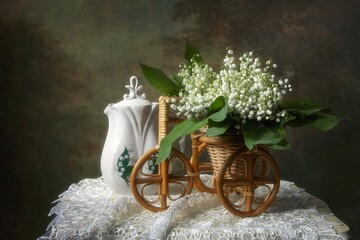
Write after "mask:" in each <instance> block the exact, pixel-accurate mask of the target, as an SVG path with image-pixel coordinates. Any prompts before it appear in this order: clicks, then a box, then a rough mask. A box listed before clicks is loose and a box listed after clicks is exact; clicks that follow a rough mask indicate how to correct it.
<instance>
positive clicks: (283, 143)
mask: <svg viewBox="0 0 360 240" xmlns="http://www.w3.org/2000/svg"><path fill="white" fill-rule="evenodd" d="M270 148H271V149H275V150H291V143H290V142H288V141H287V140H286V139H285V138H283V139H282V140H281V141H280V142H279V143H277V144H275V145H271V146H270Z"/></svg>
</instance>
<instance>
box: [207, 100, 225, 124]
mask: <svg viewBox="0 0 360 240" xmlns="http://www.w3.org/2000/svg"><path fill="white" fill-rule="evenodd" d="M228 109H229V105H228V100H227V98H226V97H224V96H219V97H217V98H216V99H215V101H214V102H213V103H212V104H211V105H210V107H209V115H210V116H209V119H211V120H213V121H214V122H221V121H223V120H224V119H225V118H226V115H227V112H228Z"/></svg>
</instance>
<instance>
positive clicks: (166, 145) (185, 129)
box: [156, 118, 207, 164]
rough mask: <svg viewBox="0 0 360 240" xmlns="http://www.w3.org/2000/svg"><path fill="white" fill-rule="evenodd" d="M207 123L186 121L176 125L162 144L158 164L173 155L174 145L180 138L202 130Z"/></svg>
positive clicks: (203, 121)
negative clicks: (172, 148)
mask: <svg viewBox="0 0 360 240" xmlns="http://www.w3.org/2000/svg"><path fill="white" fill-rule="evenodd" d="M206 123H207V118H206V119H186V120H185V121H183V122H182V123H180V124H178V125H176V126H175V127H174V128H173V129H172V130H171V131H170V133H169V134H167V135H166V136H165V137H164V138H163V139H162V140H161V142H160V148H159V155H158V158H157V160H156V163H157V164H158V163H160V162H162V161H163V160H165V159H166V158H167V157H168V156H169V155H170V153H171V147H172V145H173V143H174V142H175V141H176V140H177V139H178V138H180V137H182V136H186V135H188V134H190V133H192V132H195V131H196V130H198V129H199V128H202V127H203V126H205V125H206Z"/></svg>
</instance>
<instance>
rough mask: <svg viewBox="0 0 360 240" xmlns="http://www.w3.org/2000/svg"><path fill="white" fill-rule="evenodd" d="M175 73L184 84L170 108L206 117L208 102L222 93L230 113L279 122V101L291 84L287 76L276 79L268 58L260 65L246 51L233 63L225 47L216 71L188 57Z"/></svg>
mask: <svg viewBox="0 0 360 240" xmlns="http://www.w3.org/2000/svg"><path fill="white" fill-rule="evenodd" d="M180 67H181V69H180V71H179V73H178V75H179V76H181V77H182V78H183V82H182V84H183V86H184V88H183V89H182V91H181V92H180V97H181V98H180V100H179V101H178V102H177V101H176V100H175V99H173V104H171V108H172V109H174V110H177V111H178V114H179V115H180V114H184V115H185V116H186V117H188V118H194V117H195V118H200V117H205V116H207V114H208V109H209V106H210V105H211V103H212V102H213V101H214V100H215V99H216V98H217V97H218V96H224V97H226V98H227V99H228V100H229V101H228V103H229V112H228V115H230V116H239V117H240V119H241V120H242V122H243V123H244V122H245V121H246V120H247V119H256V120H258V121H262V120H272V121H274V120H275V121H277V122H279V121H280V119H281V118H282V117H285V115H286V112H279V111H278V104H279V101H280V100H281V99H282V97H283V95H284V94H286V93H287V92H288V91H289V92H291V91H292V88H291V85H290V84H289V80H288V79H287V78H285V79H276V78H275V75H274V74H273V73H272V70H273V69H274V68H276V67H277V65H276V64H274V63H272V62H271V61H270V60H268V61H266V63H265V66H264V67H263V66H262V63H261V62H260V59H259V58H256V57H254V56H253V53H252V52H249V53H245V54H243V55H242V56H241V57H240V58H239V64H238V65H237V64H236V63H235V58H234V56H233V51H232V50H231V49H230V48H227V50H226V56H225V58H224V62H223V65H222V67H221V70H220V72H219V73H216V72H214V70H213V69H212V68H211V67H209V66H208V65H207V64H199V63H197V62H195V61H193V60H192V61H191V63H190V64H187V65H186V64H185V65H180Z"/></svg>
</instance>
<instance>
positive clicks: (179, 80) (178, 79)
mask: <svg viewBox="0 0 360 240" xmlns="http://www.w3.org/2000/svg"><path fill="white" fill-rule="evenodd" d="M170 80H171V81H172V82H173V83H174V84H175V85H176V86H177V87H178V88H179V89H181V88H182V80H183V78H182V77H180V76H179V75H175V74H174V75H172V76H171V77H170Z"/></svg>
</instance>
